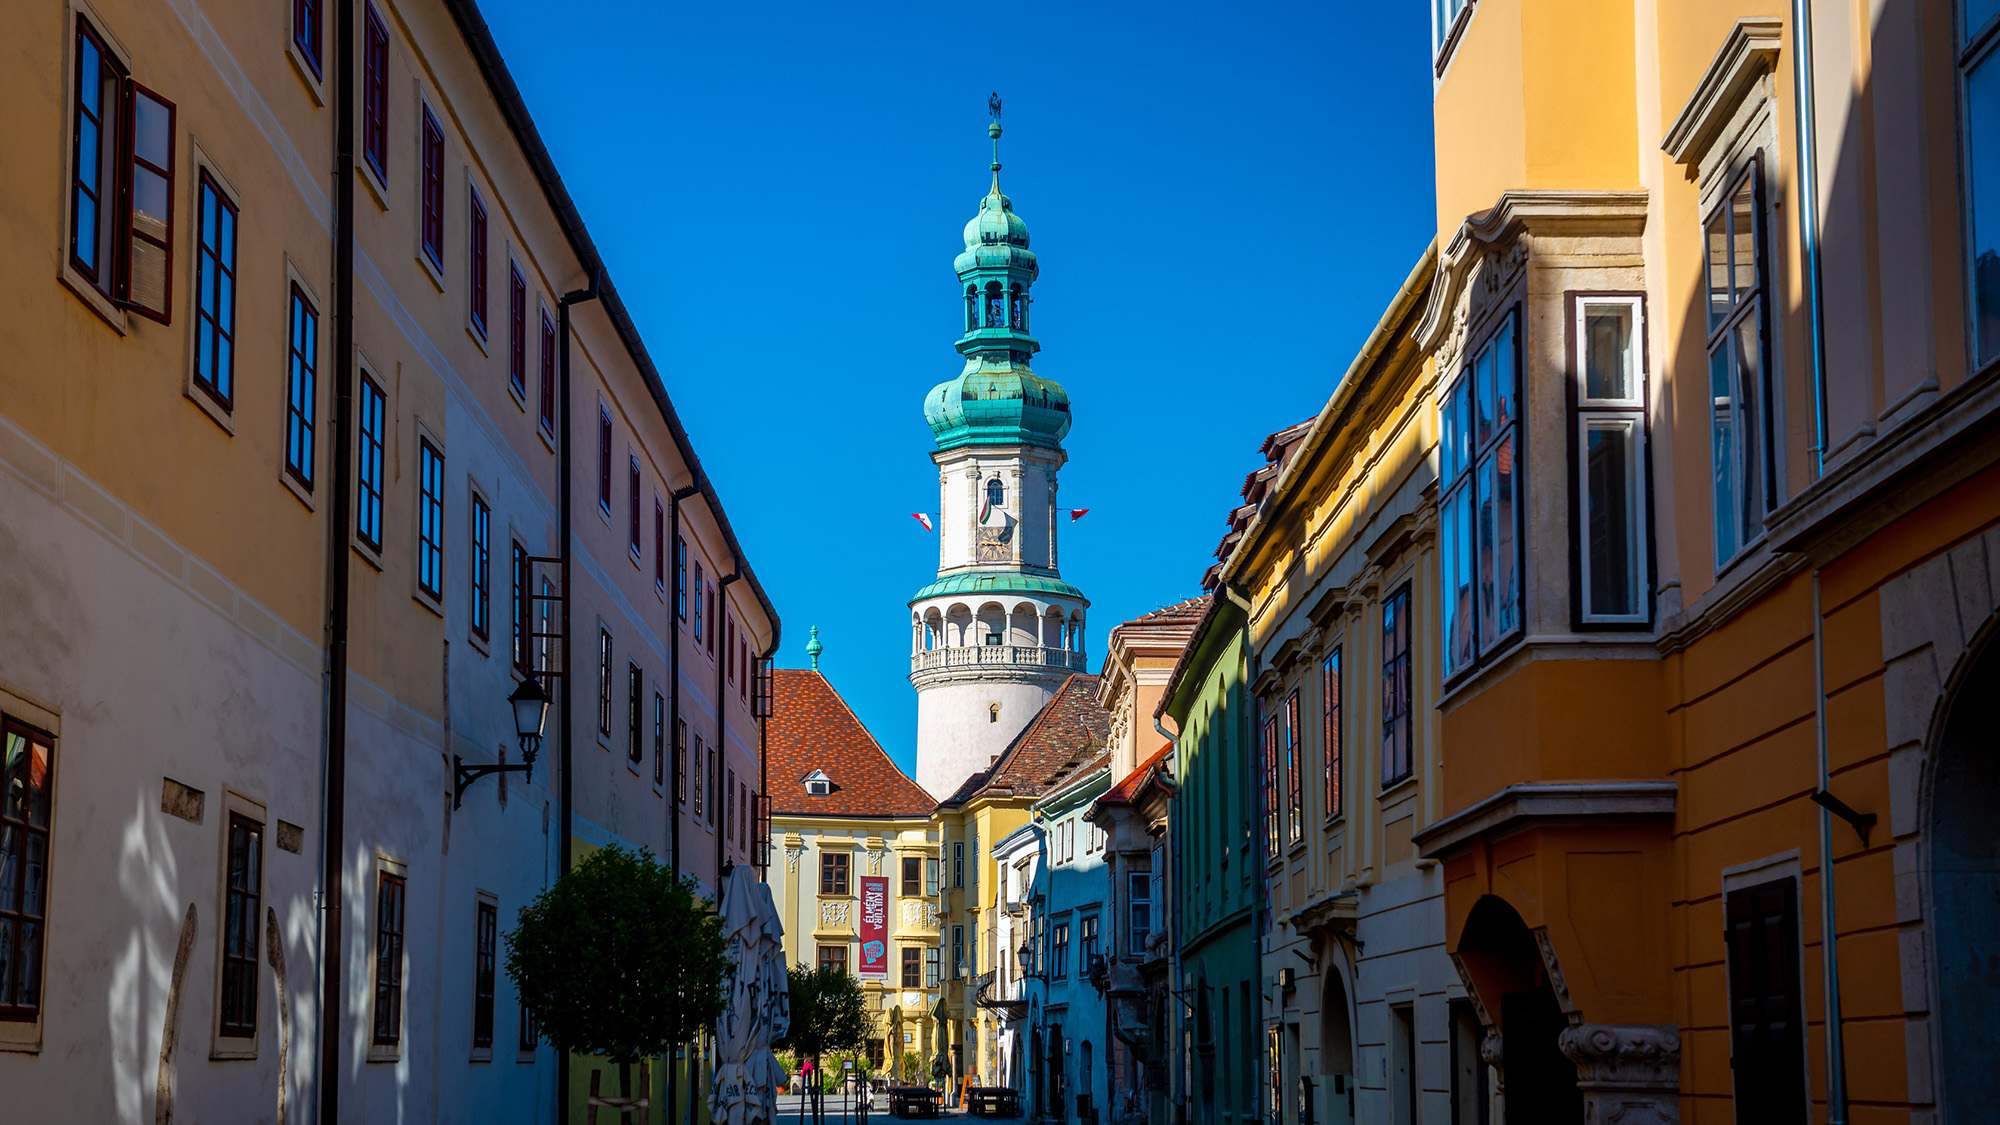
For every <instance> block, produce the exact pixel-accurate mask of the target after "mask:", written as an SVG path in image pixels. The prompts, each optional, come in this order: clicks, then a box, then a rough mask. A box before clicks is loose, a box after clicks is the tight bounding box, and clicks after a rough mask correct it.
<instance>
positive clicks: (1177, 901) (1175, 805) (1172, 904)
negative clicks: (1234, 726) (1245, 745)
mask: <svg viewBox="0 0 2000 1125" xmlns="http://www.w3.org/2000/svg"><path fill="white" fill-rule="evenodd" d="M1162 702H1165V701H1162ZM1153 729H1154V730H1156V731H1159V732H1160V736H1161V737H1162V738H1165V739H1166V740H1167V741H1169V742H1171V743H1173V744H1174V762H1175V766H1176V768H1178V767H1179V766H1180V764H1181V762H1180V756H1181V736H1180V735H1177V734H1168V733H1167V728H1166V727H1165V726H1163V725H1161V723H1160V716H1159V714H1158V713H1157V712H1155V713H1154V715H1153ZM1167 802H1168V803H1167V834H1168V836H1169V837H1171V841H1170V842H1171V845H1172V846H1170V847H1169V848H1167V851H1166V854H1167V856H1168V860H1167V862H1168V863H1169V864H1171V867H1170V868H1169V869H1168V870H1167V871H1166V872H1164V873H1163V877H1162V878H1161V879H1160V897H1161V898H1162V899H1165V900H1166V901H1164V902H1162V903H1161V904H1160V910H1161V912H1162V913H1163V914H1164V916H1165V917H1164V921H1165V923H1166V927H1167V991H1168V992H1169V993H1170V994H1172V996H1173V998H1174V1004H1173V1009H1172V1011H1173V1013H1174V1020H1173V1022H1174V1023H1176V1024H1179V1025H1181V1026H1182V1027H1183V1028H1185V1027H1186V1024H1187V1018H1188V1017H1187V1011H1186V1010H1185V1009H1184V1008H1183V1007H1182V1006H1181V1005H1182V1004H1183V1001H1182V1000H1181V989H1182V988H1184V987H1186V982H1185V981H1183V980H1182V979H1181V972H1182V968H1181V934H1180V926H1181V896H1180V886H1181V833H1180V829H1179V828H1178V827H1177V826H1178V825H1179V824H1180V823H1181V787H1180V786H1179V785H1175V786H1174V791H1173V796H1171V797H1169V798H1167ZM1155 1030H1157V1031H1160V1032H1163V1033H1164V1032H1165V1031H1166V1030H1167V1029H1166V1028H1156V1029H1155ZM1184 1036H1185V1031H1183V1033H1182V1034H1181V1035H1172V1036H1169V1037H1168V1040H1167V1042H1166V1043H1165V1044H1162V1049H1163V1050H1164V1051H1165V1052H1166V1056H1167V1057H1168V1058H1170V1059H1173V1060H1174V1067H1173V1069H1172V1070H1171V1071H1169V1072H1168V1078H1167V1090H1166V1094H1167V1111H1168V1113H1169V1114H1170V1115H1171V1114H1174V1113H1176V1112H1177V1111H1179V1110H1180V1109H1181V1097H1182V1091H1181V1090H1180V1089H1179V1087H1180V1086H1182V1085H1184V1084H1185V1083H1186V1081H1187V1074H1186V1066H1187V1060H1186V1059H1184V1058H1182V1057H1181V1054H1180V1048H1181V1041H1182V1039H1183V1038H1184ZM1181 1120H1185V1117H1184V1116H1183V1117H1182V1118H1181Z"/></svg>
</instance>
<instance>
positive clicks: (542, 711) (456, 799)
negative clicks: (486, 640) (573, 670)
mask: <svg viewBox="0 0 2000 1125" xmlns="http://www.w3.org/2000/svg"><path fill="white" fill-rule="evenodd" d="M507 706H508V707H510V708H511V709H512V710H513V712H514V737H515V738H517V739H519V740H520V743H521V761H520V762H519V763H518V764H515V765H509V764H507V763H504V762H502V763H497V764H494V765H478V766H468V765H466V764H465V761H464V759H462V758H460V757H459V756H458V755H456V754H453V755H452V756H451V766H452V772H453V774H454V776H455V784H454V788H453V791H452V795H451V807H452V808H454V809H456V808H458V807H459V805H460V804H461V803H462V802H463V801H464V800H465V787H466V786H468V785H471V784H472V783H473V782H475V781H478V780H479V779H480V778H482V777H485V776H486V775H487V774H490V773H518V774H523V775H525V776H526V779H527V780H530V781H532V780H534V776H535V755H536V754H538V753H540V752H541V749H542V727H543V726H544V725H545V724H546V723H547V722H548V718H549V694H548V692H546V691H544V690H542V681H541V678H540V677H538V676H528V677H526V678H524V679H522V681H521V682H520V683H519V684H518V685H516V686H515V688H514V692H513V694H512V695H509V696H508V697H507Z"/></svg>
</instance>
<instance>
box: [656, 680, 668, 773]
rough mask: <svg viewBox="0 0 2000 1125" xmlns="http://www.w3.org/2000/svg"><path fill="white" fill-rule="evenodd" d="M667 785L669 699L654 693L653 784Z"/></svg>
mask: <svg viewBox="0 0 2000 1125" xmlns="http://www.w3.org/2000/svg"><path fill="white" fill-rule="evenodd" d="M666 783H667V697H666V696H664V695H661V694H660V693H659V692H657V691H656V692H654V693H653V784H654V785H655V786H661V785H665V784H666Z"/></svg>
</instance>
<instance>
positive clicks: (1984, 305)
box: [1965, 0, 2000, 365]
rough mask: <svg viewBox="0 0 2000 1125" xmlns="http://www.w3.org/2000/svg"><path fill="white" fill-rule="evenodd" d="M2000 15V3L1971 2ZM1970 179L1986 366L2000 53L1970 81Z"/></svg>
mask: <svg viewBox="0 0 2000 1125" xmlns="http://www.w3.org/2000/svg"><path fill="white" fill-rule="evenodd" d="M1965 7H1966V12H1967V18H1968V19H1970V18H1971V13H1972V10H1973V8H1975V7H1980V8H1984V9H1985V12H1984V14H1983V15H1982V16H1981V17H1980V18H1981V19H1987V20H1990V19H1992V18H1994V16H1995V14H1996V13H2000V0H1983V3H1979V4H1974V3H1972V2H1971V0H1967V3H1966V5H1965ZM1965 137H1966V142H1965V143H1966V150H1967V151H1966V179H1967V181H1968V186H1969V188H1970V194H1971V197H1972V198H1971V200H1970V201H1969V207H1968V210H1970V212H1971V222H1970V223H1969V225H1970V226H1971V228H1972V307H1973V314H1972V315H1973V324H1974V327H1973V339H1974V345H1973V346H1974V348H1975V354H1976V355H1977V356H1978V362H1979V363H1980V364H1982V365H1984V364H1986V363H1989V362H1991V361H1992V360H1993V359H1995V358H2000V52H1994V51H1989V52H1987V55H1986V58H1985V59H1984V60H1982V61H1981V62H1980V64H1979V65H1978V66H1977V67H1975V68H1973V69H1972V70H1971V71H1970V72H1969V73H1968V74H1967V75H1966V79H1965Z"/></svg>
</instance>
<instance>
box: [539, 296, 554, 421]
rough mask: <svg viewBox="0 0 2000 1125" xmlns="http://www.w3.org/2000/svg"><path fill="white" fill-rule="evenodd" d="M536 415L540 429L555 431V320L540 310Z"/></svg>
mask: <svg viewBox="0 0 2000 1125" xmlns="http://www.w3.org/2000/svg"><path fill="white" fill-rule="evenodd" d="M541 392H542V394H541V409H540V411H539V412H538V417H539V420H540V422H541V425H542V429H544V430H547V431H548V432H549V433H550V434H551V435H553V434H554V433H555V432H556V322H555V321H553V320H550V319H549V313H548V310H547V309H543V310H542V386H541Z"/></svg>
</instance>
